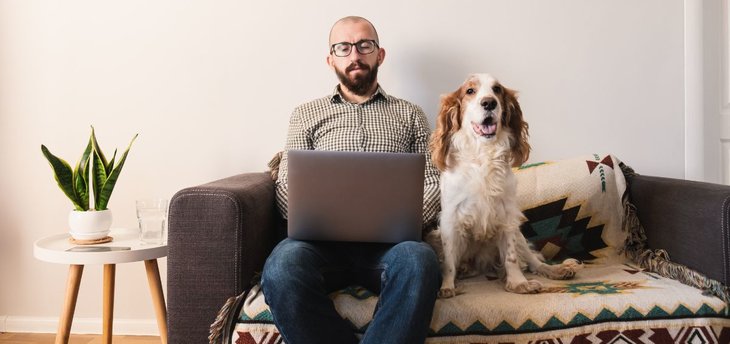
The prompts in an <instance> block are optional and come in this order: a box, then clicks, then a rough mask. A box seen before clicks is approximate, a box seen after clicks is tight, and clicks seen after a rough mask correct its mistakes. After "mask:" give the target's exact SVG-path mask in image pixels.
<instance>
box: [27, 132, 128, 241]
mask: <svg viewBox="0 0 730 344" xmlns="http://www.w3.org/2000/svg"><path fill="white" fill-rule="evenodd" d="M136 138H137V134H135V135H134V137H133V138H132V141H131V142H129V146H127V150H125V151H124V154H122V156H121V158H120V159H119V161H118V162H116V165H115V159H116V157H117V151H116V149H115V150H114V155H113V156H112V159H111V160H107V159H106V157H105V156H104V153H103V152H102V151H101V148H100V147H99V143H98V142H97V141H96V135H95V133H94V127H93V126H92V127H91V137H90V138H89V143H88V144H87V145H86V149H85V150H84V152H83V154H81V159H79V161H78V162H77V163H76V166H75V167H74V168H73V169H72V168H71V166H70V165H69V164H68V163H67V162H66V161H64V160H63V159H60V158H58V157H56V156H55V155H53V154H51V152H50V151H49V150H48V148H46V146H45V145H41V151H42V152H43V155H44V156H45V157H46V159H47V160H48V163H49V164H50V165H51V168H52V169H53V173H54V177H55V178H56V182H57V183H58V187H59V188H61V191H63V193H64V194H66V196H67V197H68V198H69V199H70V200H71V203H73V205H74V209H73V210H71V212H70V213H69V218H68V222H69V227H70V231H69V232H70V234H71V237H73V238H74V239H77V240H96V239H101V238H105V237H106V236H107V235H108V234H109V228H110V227H111V224H112V215H111V210H109V209H107V205H108V204H109V198H110V197H111V195H112V191H114V185H115V184H116V182H117V179H119V174H120V173H121V172H122V167H123V166H124V161H125V160H126V159H127V154H128V153H129V148H131V147H132V143H133V142H134V140H135V139H136ZM89 184H91V187H89ZM92 190H93V208H92V207H91V205H92V204H90V200H91V194H92V193H91V191H92Z"/></svg>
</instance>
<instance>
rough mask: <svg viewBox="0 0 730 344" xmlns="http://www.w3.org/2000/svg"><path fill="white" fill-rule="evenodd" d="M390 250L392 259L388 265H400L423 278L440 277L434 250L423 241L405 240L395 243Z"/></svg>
mask: <svg viewBox="0 0 730 344" xmlns="http://www.w3.org/2000/svg"><path fill="white" fill-rule="evenodd" d="M391 250H394V251H393V252H391V253H392V254H393V259H392V260H391V263H390V264H389V265H391V266H392V265H393V264H395V265H401V268H402V269H406V270H408V271H410V272H412V273H414V274H417V275H422V277H424V278H433V277H434V276H437V277H440V274H441V270H440V266H439V261H438V257H437V256H436V252H434V251H433V249H432V248H431V246H429V245H428V244H426V243H425V242H416V241H405V242H402V243H399V244H397V245H395V246H394V247H393V248H392V249H391Z"/></svg>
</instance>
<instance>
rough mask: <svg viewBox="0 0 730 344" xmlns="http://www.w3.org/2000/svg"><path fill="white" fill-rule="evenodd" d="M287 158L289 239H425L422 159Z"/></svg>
mask: <svg viewBox="0 0 730 344" xmlns="http://www.w3.org/2000/svg"><path fill="white" fill-rule="evenodd" d="M287 154H288V171H289V181H288V188H289V195H288V215H289V222H288V229H287V230H288V235H289V237H290V238H293V239H299V240H317V241H350V242H377V243H398V242H402V241H408V240H413V241H420V240H421V227H422V225H423V181H424V168H425V164H426V159H425V157H424V156H423V154H417V153H376V152H343V151H322V150H290V151H288V153H287Z"/></svg>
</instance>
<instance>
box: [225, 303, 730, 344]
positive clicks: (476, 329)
mask: <svg viewBox="0 0 730 344" xmlns="http://www.w3.org/2000/svg"><path fill="white" fill-rule="evenodd" d="M725 312H726V309H722V310H720V311H719V312H716V311H715V310H713V309H712V308H711V307H709V306H707V305H703V306H702V307H700V308H699V309H698V310H697V312H692V311H690V310H689V309H687V307H685V306H684V305H681V304H680V305H679V306H678V307H677V308H676V309H674V310H671V311H666V310H664V309H662V308H660V307H658V306H656V307H654V308H653V309H651V310H650V311H648V312H646V313H645V314H644V313H642V312H639V311H637V310H636V309H634V308H633V307H629V308H628V309H626V310H625V311H624V312H623V313H620V314H616V313H614V312H612V311H611V310H608V309H604V310H603V311H601V312H600V313H599V314H598V315H597V316H595V317H594V318H592V319H591V318H589V317H587V316H585V315H583V314H581V313H578V314H576V315H575V316H574V317H573V319H571V320H570V321H567V322H563V321H560V320H559V319H557V318H555V317H552V318H550V320H548V321H547V322H546V323H545V324H542V325H538V324H536V323H535V322H533V321H532V320H529V319H528V320H527V321H525V322H524V323H522V324H509V323H507V322H506V321H502V323H500V324H499V325H498V326H496V327H494V328H491V329H489V328H487V327H485V326H484V325H483V324H482V323H481V322H479V321H475V322H474V323H473V324H471V325H470V326H467V327H465V328H460V327H459V326H456V325H454V324H453V323H451V322H449V323H448V324H446V325H445V326H443V327H442V328H440V329H438V330H437V331H434V330H433V329H431V331H430V332H429V335H428V336H429V337H440V336H454V335H460V336H463V335H482V336H484V335H486V336H488V335H501V334H514V333H532V332H542V331H550V330H555V329H565V328H572V327H578V326H584V325H589V324H599V323H605V322H616V321H618V322H624V321H647V320H654V319H662V320H666V319H687V318H725V317H726V315H725ZM238 323H249V324H262V323H263V324H266V323H271V324H273V318H272V316H271V312H270V311H269V310H265V311H263V312H261V313H259V314H257V315H256V316H254V317H253V318H251V317H248V316H247V315H245V313H242V314H241V316H240V318H239V319H238ZM352 326H353V329H354V330H355V332H356V333H361V334H362V333H365V330H366V329H367V325H365V326H363V327H361V328H356V327H355V325H352ZM690 329H691V328H688V331H689V332H688V333H686V334H687V336H688V337H687V338H690V339H692V338H711V336H709V332H708V333H705V332H702V333H699V332H698V331H699V330H692V331H690ZM693 331H694V332H693ZM609 332H610V331H608V332H607V333H609ZM690 332H691V333H690ZM695 332H697V333H698V334H692V333H695ZM723 333H725V336H727V335H730V332H723ZM701 334H704V335H702V336H701ZM606 335H608V334H606ZM616 335H617V336H618V334H616ZM668 335H669V334H668V333H664V332H661V333H659V334H656V335H654V337H656V338H659V337H661V338H668V337H667V336H668ZM720 338H726V337H722V336H719V334H718V336H717V337H716V338H715V339H716V340H717V339H720ZM269 339H270V340H275V338H273V337H272V338H269ZM546 343H547V342H546ZM579 343H582V342H579ZM607 343H608V342H607ZM611 343H613V342H611ZM615 343H641V342H636V341H627V342H621V341H617V342H615ZM652 343H653V342H652ZM657 343H658V342H657ZM671 343H675V342H671ZM682 343H685V342H682ZM686 343H713V341H699V340H697V339H693V340H692V341H689V342H686ZM719 343H724V344H727V343H730V342H719Z"/></svg>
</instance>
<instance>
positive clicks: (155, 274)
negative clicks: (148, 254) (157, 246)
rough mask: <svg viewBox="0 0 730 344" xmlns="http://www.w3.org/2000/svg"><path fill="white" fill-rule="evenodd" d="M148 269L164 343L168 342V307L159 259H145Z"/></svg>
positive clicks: (148, 278) (151, 291)
mask: <svg viewBox="0 0 730 344" xmlns="http://www.w3.org/2000/svg"><path fill="white" fill-rule="evenodd" d="M144 267H145V270H147V282H149V285H150V294H152V304H153V306H154V307H155V314H156V315H157V328H158V329H159V330H160V339H162V344H167V308H166V307H165V295H163V293H162V282H161V281H160V270H159V268H158V267H157V259H150V260H145V261H144Z"/></svg>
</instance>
